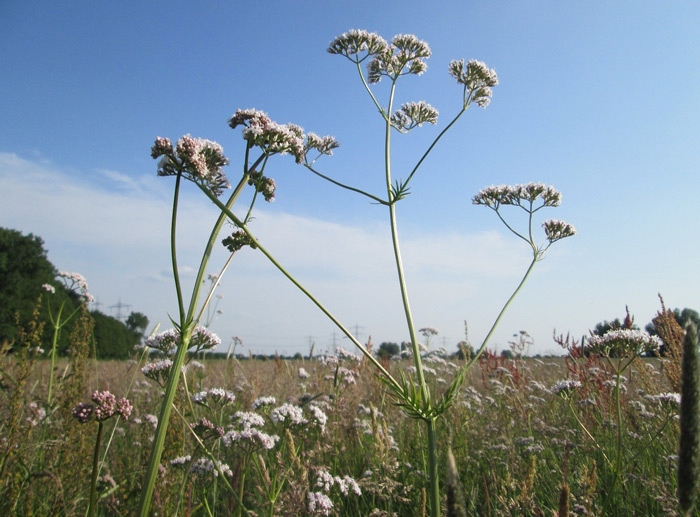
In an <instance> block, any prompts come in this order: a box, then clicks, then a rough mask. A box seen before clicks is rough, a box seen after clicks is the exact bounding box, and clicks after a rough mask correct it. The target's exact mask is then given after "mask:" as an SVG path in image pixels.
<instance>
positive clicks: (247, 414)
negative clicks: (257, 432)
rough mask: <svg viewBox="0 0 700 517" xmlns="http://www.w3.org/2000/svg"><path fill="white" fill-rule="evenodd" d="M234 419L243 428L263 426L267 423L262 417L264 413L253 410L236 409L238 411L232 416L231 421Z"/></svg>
mask: <svg viewBox="0 0 700 517" xmlns="http://www.w3.org/2000/svg"><path fill="white" fill-rule="evenodd" d="M234 420H235V421H236V423H237V424H238V425H239V426H240V427H242V428H243V429H250V428H251V427H263V426H264V425H265V419H264V418H263V417H262V415H259V414H257V413H253V412H251V411H236V413H235V414H234V415H233V416H232V417H231V421H234Z"/></svg>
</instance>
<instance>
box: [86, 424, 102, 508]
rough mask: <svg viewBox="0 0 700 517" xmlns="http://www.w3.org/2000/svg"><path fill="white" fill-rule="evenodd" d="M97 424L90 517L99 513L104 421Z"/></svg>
mask: <svg viewBox="0 0 700 517" xmlns="http://www.w3.org/2000/svg"><path fill="white" fill-rule="evenodd" d="M97 424H98V427H97V440H95V452H94V453H93V455H92V476H91V479H90V506H89V507H88V515H89V516H90V517H93V516H94V515H97V470H98V463H99V459H100V458H99V457H100V442H101V441H102V428H103V423H102V422H98V423H97Z"/></svg>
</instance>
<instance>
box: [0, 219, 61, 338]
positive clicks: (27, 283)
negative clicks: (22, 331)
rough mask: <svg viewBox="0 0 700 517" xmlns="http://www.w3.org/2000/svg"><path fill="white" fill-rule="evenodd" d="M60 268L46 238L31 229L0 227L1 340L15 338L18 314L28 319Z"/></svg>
mask: <svg viewBox="0 0 700 517" xmlns="http://www.w3.org/2000/svg"><path fill="white" fill-rule="evenodd" d="M55 276H56V269H55V268H54V267H53V265H52V264H51V262H49V259H48V258H47V257H46V250H45V249H44V241H43V240H41V238H40V237H36V236H34V235H32V234H31V233H30V234H29V235H22V233H21V232H19V231H17V230H10V229H7V228H0V342H1V341H3V340H8V341H12V339H13V338H14V337H15V333H16V324H15V314H19V317H20V321H27V320H28V319H29V318H30V317H31V313H32V310H33V309H34V306H35V304H36V302H37V299H38V298H39V295H40V294H41V293H42V288H41V286H42V285H43V284H50V283H52V282H53V280H54V278H55Z"/></svg>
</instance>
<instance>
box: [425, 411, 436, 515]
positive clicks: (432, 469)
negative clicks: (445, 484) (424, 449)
mask: <svg viewBox="0 0 700 517" xmlns="http://www.w3.org/2000/svg"><path fill="white" fill-rule="evenodd" d="M425 425H426V426H427V428H428V469H429V470H428V479H429V480H430V487H429V490H430V493H429V494H428V501H429V502H430V517H440V478H439V476H438V453H437V429H436V420H435V419H434V418H431V419H428V420H426V421H425Z"/></svg>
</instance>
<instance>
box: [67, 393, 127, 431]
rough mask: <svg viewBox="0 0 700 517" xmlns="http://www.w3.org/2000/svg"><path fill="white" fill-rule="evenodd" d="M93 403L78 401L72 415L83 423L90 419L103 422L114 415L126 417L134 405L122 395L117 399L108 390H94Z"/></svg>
mask: <svg viewBox="0 0 700 517" xmlns="http://www.w3.org/2000/svg"><path fill="white" fill-rule="evenodd" d="M92 402H93V404H85V403H83V402H81V403H79V404H78V405H77V406H75V407H74V408H73V410H72V414H73V417H74V418H75V419H76V420H77V421H78V422H80V423H81V424H84V423H86V422H89V421H90V420H93V419H94V420H97V421H98V422H104V421H105V420H107V419H109V418H112V417H113V416H115V415H118V416H121V417H122V418H123V419H124V420H126V419H128V418H129V416H130V415H131V412H132V411H133V409H134V407H133V406H132V405H131V402H129V400H128V399H126V398H124V397H122V398H120V399H119V400H117V399H116V397H115V396H114V395H113V394H112V393H110V392H109V391H98V390H95V391H94V392H93V394H92Z"/></svg>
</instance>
